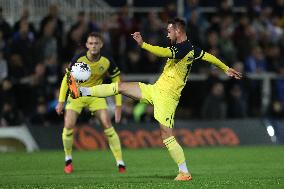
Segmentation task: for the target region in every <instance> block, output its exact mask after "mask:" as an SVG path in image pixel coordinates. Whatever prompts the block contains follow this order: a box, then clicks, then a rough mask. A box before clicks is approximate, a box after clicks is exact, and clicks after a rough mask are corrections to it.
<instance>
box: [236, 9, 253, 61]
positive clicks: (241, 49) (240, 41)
mask: <svg viewBox="0 0 284 189" xmlns="http://www.w3.org/2000/svg"><path fill="white" fill-rule="evenodd" d="M233 40H234V44H235V46H236V49H237V56H238V57H239V60H241V61H244V59H245V58H246V57H247V56H248V55H249V54H250V52H251V49H252V48H253V47H254V46H255V45H257V38H256V32H255V29H254V28H253V27H252V26H251V25H250V21H249V18H248V17H247V16H246V15H245V14H243V15H241V16H240V19H239V23H238V24H237V26H236V27H235V31H234V37H233Z"/></svg>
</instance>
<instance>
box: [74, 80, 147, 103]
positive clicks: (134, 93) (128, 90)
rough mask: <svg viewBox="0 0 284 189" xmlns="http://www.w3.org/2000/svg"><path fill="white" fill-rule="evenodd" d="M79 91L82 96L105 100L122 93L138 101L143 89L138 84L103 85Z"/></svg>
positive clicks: (83, 88) (81, 88)
mask: <svg viewBox="0 0 284 189" xmlns="http://www.w3.org/2000/svg"><path fill="white" fill-rule="evenodd" d="M70 90H72V89H70ZM79 90H80V93H81V96H96V97H102V98H103V97H108V96H114V95H116V94H118V93H120V94H123V95H125V96H128V97H130V98H133V99H136V100H140V99H141V89H140V87H139V84H138V82H120V83H111V84H102V85H96V86H93V87H80V88H79Z"/></svg>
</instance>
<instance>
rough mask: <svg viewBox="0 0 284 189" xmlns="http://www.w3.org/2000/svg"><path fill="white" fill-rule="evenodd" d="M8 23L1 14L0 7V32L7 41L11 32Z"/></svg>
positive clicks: (0, 9)
mask: <svg viewBox="0 0 284 189" xmlns="http://www.w3.org/2000/svg"><path fill="white" fill-rule="evenodd" d="M11 31H12V29H11V26H10V24H9V23H8V22H7V21H6V19H5V18H4V16H3V8H2V7H0V32H1V33H2V35H3V39H4V40H5V41H7V40H8V39H9V37H10V36H11V34H12V32H11Z"/></svg>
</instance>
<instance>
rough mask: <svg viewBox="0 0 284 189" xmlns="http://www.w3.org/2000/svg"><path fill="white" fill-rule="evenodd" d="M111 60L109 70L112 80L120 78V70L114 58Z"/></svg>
mask: <svg viewBox="0 0 284 189" xmlns="http://www.w3.org/2000/svg"><path fill="white" fill-rule="evenodd" d="M108 60H109V63H110V64H109V68H108V73H109V76H110V77H111V78H113V77H115V76H118V75H119V74H120V70H119V68H118V66H117V65H116V63H115V62H114V60H113V59H112V58H108Z"/></svg>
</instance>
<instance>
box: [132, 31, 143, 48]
mask: <svg viewBox="0 0 284 189" xmlns="http://www.w3.org/2000/svg"><path fill="white" fill-rule="evenodd" d="M131 35H132V37H133V39H135V41H136V42H137V43H138V45H140V46H142V44H143V39H142V36H141V34H140V32H134V33H133V34H131Z"/></svg>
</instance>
